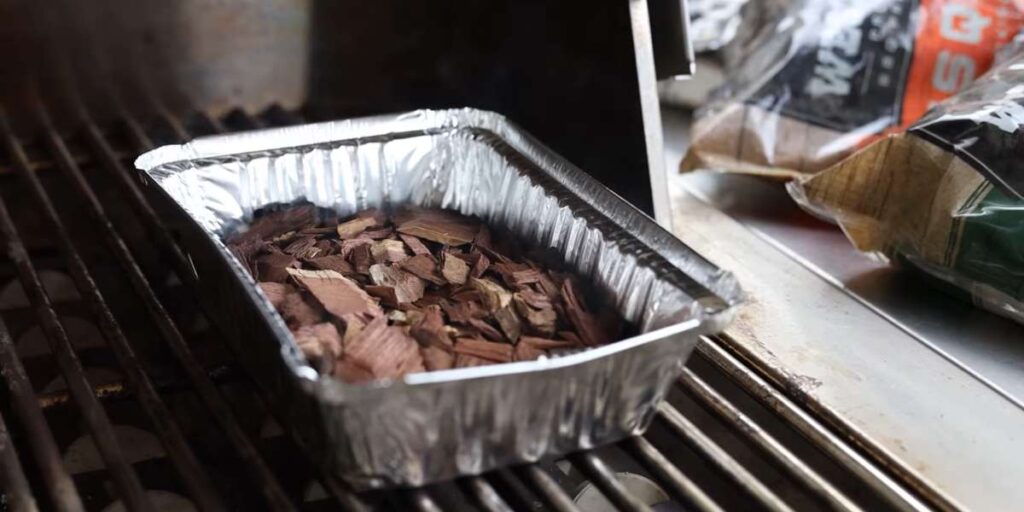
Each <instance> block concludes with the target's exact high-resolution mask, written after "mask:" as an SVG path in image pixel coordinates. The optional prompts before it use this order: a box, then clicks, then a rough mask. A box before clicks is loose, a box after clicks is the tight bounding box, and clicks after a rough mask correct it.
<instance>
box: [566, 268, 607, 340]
mask: <svg viewBox="0 0 1024 512" xmlns="http://www.w3.org/2000/svg"><path fill="white" fill-rule="evenodd" d="M562 300H563V301H564V303H565V314H566V316H567V317H569V322H570V323H572V325H573V327H575V328H576V332H577V333H579V337H580V340H582V341H583V343H584V344H585V345H587V346H591V347H593V346H597V345H604V344H605V343H608V342H610V341H612V340H611V339H610V338H609V337H608V333H607V332H605V330H604V328H603V327H604V326H602V325H601V321H600V319H598V318H597V316H595V315H593V314H592V313H590V312H589V311H587V310H586V309H584V307H583V303H582V301H580V298H579V297H578V296H577V295H576V290H575V288H574V287H573V284H572V280H571V279H566V280H565V281H564V282H563V283H562Z"/></svg>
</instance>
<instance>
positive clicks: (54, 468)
mask: <svg viewBox="0 0 1024 512" xmlns="http://www.w3.org/2000/svg"><path fill="white" fill-rule="evenodd" d="M39 120H40V123H41V125H42V126H43V130H42V132H41V135H37V136H34V137H33V138H31V139H22V138H19V137H18V136H16V135H15V133H14V132H13V131H12V129H11V127H10V125H9V124H8V122H7V120H6V119H5V118H3V117H2V114H0V144H2V150H0V239H3V241H4V245H3V247H4V251H3V253H2V254H0V366H2V375H3V386H2V387H3V389H2V390H0V486H2V488H3V491H4V495H3V498H4V500H3V503H4V505H5V506H6V508H7V509H9V510H18V511H21V510H25V511H28V510H37V509H41V510H69V511H77V510H89V511H101V510H102V511H114V510H274V511H278V510H309V511H321V510H323V511H326V510H349V511H362V510H423V511H434V510H485V511H506V510H528V511H534V510H557V511H565V510H615V509H618V510H651V509H655V510H664V511H667V510H722V509H728V510H740V509H742V510H750V509H768V510H818V509H837V510H859V509H862V510H879V509H926V508H927V507H928V506H929V504H928V503H926V502H925V501H923V500H922V499H921V498H919V497H918V496H917V495H916V494H915V493H913V492H912V491H910V490H908V486H907V485H906V484H905V483H904V482H901V481H899V479H898V478H897V477H894V476H890V475H888V474H887V473H885V472H884V471H883V470H881V469H880V467H879V466H878V465H876V464H874V463H872V462H871V461H870V460H868V458H866V457H865V456H863V455H861V454H860V452H858V451H857V450H856V449H854V448H853V447H851V446H850V445H849V444H847V443H845V442H843V441H842V440H841V439H840V438H839V437H838V436H837V435H835V434H833V433H832V432H831V431H829V430H828V429H827V428H825V427H824V426H822V424H821V423H819V422H817V421H816V420H815V419H814V418H813V417H812V416H811V415H809V414H808V413H807V412H804V410H803V409H801V408H800V407H799V406H798V405H796V404H795V403H794V402H793V401H791V400H790V399H788V398H787V397H786V395H785V394H784V393H782V392H780V391H779V390H778V389H777V388H775V387H774V386H773V385H772V384H771V383H769V382H768V381H767V380H765V379H763V378H762V377H760V376H759V375H758V374H757V373H755V372H753V371H751V370H750V369H749V368H748V367H747V366H746V365H744V364H743V363H742V362H741V361H740V359H739V358H738V357H737V355H736V354H734V353H733V352H732V351H731V349H730V348H729V343H728V340H727V339H708V340H705V341H704V343H703V344H702V345H701V347H700V349H699V350H698V353H696V354H695V356H694V357H693V358H692V360H691V362H690V363H689V364H688V366H687V368H686V369H685V372H684V374H683V376H682V378H681V379H680V381H679V386H677V388H676V389H674V390H673V392H672V396H671V397H670V399H669V400H668V402H667V403H665V404H664V405H663V406H662V407H661V410H660V414H659V417H658V418H657V420H656V421H655V424H654V425H653V426H652V428H651V429H650V431H649V432H648V433H647V434H646V435H644V436H643V437H637V438H634V439H630V440H627V441H624V442H621V443H619V444H617V445H614V446H608V447H602V448H598V449H595V450H591V451H588V452H583V453H579V454H575V455H573V456H570V457H568V458H567V459H566V460H559V461H550V462H544V463H538V464H533V465H526V466H521V467H513V468H507V469H503V470H500V471H495V472H492V473H488V474H484V475H481V476H476V477H468V478H463V479H460V480H458V481H455V482H448V483H443V484H438V485H432V486H428V487H425V488H420V489H406V490H395V491H375V492H369V493H359V494H354V493H352V492H350V491H349V490H347V489H346V488H345V487H344V485H341V484H337V483H334V482H329V481H325V480H324V479H323V478H322V475H319V474H318V473H317V472H316V470H315V468H313V467H312V466H311V465H310V464H309V462H308V461H307V460H306V459H305V458H304V457H303V455H302V453H301V452H300V451H299V450H298V448H297V447H296V446H295V445H294V444H293V443H292V441H291V440H290V438H289V437H288V435H287V434H286V433H285V432H284V431H283V429H282V428H281V426H280V425H281V423H284V422H280V423H279V422H278V421H277V420H276V419H275V418H273V417H272V416H271V415H270V413H269V412H268V411H267V409H266V407H265V404H264V403H263V402H262V400H261V398H260V396H259V393H258V392H257V388H256V385H255V383H254V382H253V380H252V378H253V376H249V375H246V374H245V373H244V372H242V371H241V370H240V369H239V368H237V367H236V366H235V364H234V362H233V358H232V356H231V354H230V353H228V351H227V349H226V348H225V347H224V346H223V344H222V343H221V342H220V341H219V340H218V336H217V333H216V331H215V329H214V328H213V327H212V326H211V325H210V324H209V323H208V322H207V321H206V320H205V318H204V317H203V313H202V311H200V310H198V309H197V306H196V305H195V301H194V300H192V299H191V298H190V297H191V295H192V294H193V293H194V291H195V290H197V287H196V286H195V283H194V282H191V281H190V280H191V279H194V278H193V277H192V276H193V274H192V272H190V271H189V262H188V259H187V257H186V256H185V255H184V254H183V253H182V252H181V251H180V250H179V249H178V247H177V245H176V244H175V241H174V239H173V236H172V235H171V234H170V232H169V231H168V230H167V229H166V228H165V227H164V226H163V225H162V223H161V221H160V219H161V215H160V212H157V211H155V210H154V209H153V207H152V206H151V205H150V204H149V203H147V202H146V200H145V199H144V196H143V194H142V191H141V190H140V186H141V185H140V183H139V182H138V181H136V179H135V178H134V172H135V171H134V169H133V167H132V165H131V161H132V159H133V158H134V156H135V155H137V154H138V153H140V152H142V151H144V150H146V149H149V148H152V147H154V146H156V145H159V144H166V143H172V142H178V141H182V140H187V139H190V138H193V137H195V136H198V135H203V134H210V133H218V132H225V131H234V130H241V129H252V128H258V127H261V126H265V125H273V126H276V125H284V124H294V123H298V122H302V121H303V119H302V118H300V117H299V116H298V115H297V114H294V113H292V112H289V111H286V110H284V109H280V108H272V109H269V110H267V111H265V112H263V113H261V114H260V115H258V116H250V115H247V114H246V113H244V112H241V111H237V110H236V111H233V112H231V113H230V114H228V115H226V116H224V117H222V118H219V119H215V118H211V117H209V116H207V115H204V114H201V113H200V114H194V115H190V116H186V117H184V118H181V119H179V118H175V117H172V116H170V115H162V116H158V117H157V118H156V119H152V120H146V121H139V120H135V119H133V118H132V117H130V116H128V115H124V116H123V120H122V122H121V123H119V124H118V125H117V126H113V127H109V128H107V127H104V129H101V128H100V127H99V126H97V125H96V124H95V123H93V122H91V121H90V120H89V119H88V118H84V119H82V120H81V123H80V124H79V128H78V129H76V130H74V131H73V132H68V133H66V134H65V133H59V132H58V131H57V130H56V129H55V128H53V126H52V124H51V121H50V119H49V118H48V116H47V114H46V112H45V111H44V110H43V109H42V108H40V110H39ZM257 378H258V377H257Z"/></svg>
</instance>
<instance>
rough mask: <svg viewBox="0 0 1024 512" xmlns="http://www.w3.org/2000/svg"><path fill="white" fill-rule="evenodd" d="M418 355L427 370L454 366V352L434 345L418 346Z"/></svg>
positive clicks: (434, 370)
mask: <svg viewBox="0 0 1024 512" xmlns="http://www.w3.org/2000/svg"><path fill="white" fill-rule="evenodd" d="M420 357H422V358H423V366H425V367H426V368H427V371H431V372H436V371H438V370H447V369H449V368H453V367H454V366H455V354H454V353H452V352H449V351H447V350H444V349H441V348H438V347H435V346H427V347H420Z"/></svg>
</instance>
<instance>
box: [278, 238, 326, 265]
mask: <svg viewBox="0 0 1024 512" xmlns="http://www.w3.org/2000/svg"><path fill="white" fill-rule="evenodd" d="M316 243H317V239H316V238H314V237H312V236H306V237H302V238H297V239H295V240H293V241H292V242H291V243H289V244H288V245H286V246H284V247H283V248H282V250H283V251H284V252H285V253H286V254H291V255H292V256H295V257H296V258H299V259H304V260H308V259H310V258H315V257H317V256H319V255H320V249H318V248H317V247H316Z"/></svg>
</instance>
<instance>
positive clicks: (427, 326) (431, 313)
mask: <svg viewBox="0 0 1024 512" xmlns="http://www.w3.org/2000/svg"><path fill="white" fill-rule="evenodd" d="M444 327H445V326H444V317H443V316H442V314H441V308H439V307H437V306H430V307H427V308H424V309H423V317H422V318H421V319H420V321H419V322H418V323H416V324H415V325H413V326H412V328H411V329H409V334H410V335H412V337H413V338H415V339H416V341H418V342H420V344H421V345H424V346H432V345H433V346H438V347H443V348H445V349H447V350H451V347H452V339H451V337H450V336H448V332H447V331H446V330H445V328H444Z"/></svg>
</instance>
